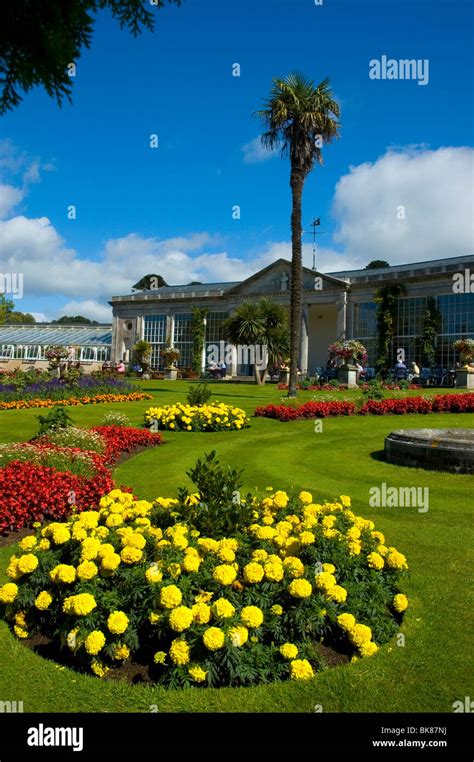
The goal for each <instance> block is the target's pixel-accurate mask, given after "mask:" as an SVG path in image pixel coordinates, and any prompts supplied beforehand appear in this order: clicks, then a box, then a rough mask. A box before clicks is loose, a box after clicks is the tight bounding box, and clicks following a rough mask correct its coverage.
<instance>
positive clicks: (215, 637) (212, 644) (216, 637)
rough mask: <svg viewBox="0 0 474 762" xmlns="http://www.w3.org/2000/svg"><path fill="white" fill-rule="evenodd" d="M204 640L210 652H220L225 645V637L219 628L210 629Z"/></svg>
mask: <svg viewBox="0 0 474 762" xmlns="http://www.w3.org/2000/svg"><path fill="white" fill-rule="evenodd" d="M202 639H203V642H204V645H205V646H206V648H207V649H209V651H218V650H219V648H222V646H223V645H224V641H225V635H224V632H223V631H222V630H221V629H220V628H219V627H208V629H207V630H206V631H205V632H204V635H203V636H202Z"/></svg>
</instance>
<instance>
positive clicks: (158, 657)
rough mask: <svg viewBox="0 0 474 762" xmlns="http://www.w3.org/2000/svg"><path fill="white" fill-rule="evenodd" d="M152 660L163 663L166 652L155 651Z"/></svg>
mask: <svg viewBox="0 0 474 762" xmlns="http://www.w3.org/2000/svg"><path fill="white" fill-rule="evenodd" d="M153 661H154V662H155V664H164V663H165V662H166V652H165V651H157V652H156V654H155V655H154V657H153Z"/></svg>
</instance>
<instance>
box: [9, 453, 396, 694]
mask: <svg viewBox="0 0 474 762" xmlns="http://www.w3.org/2000/svg"><path fill="white" fill-rule="evenodd" d="M216 468H217V463H216V462H215V461H214V460H213V457H211V458H210V460H209V461H208V462H207V464H205V467H203V464H202V463H201V464H200V467H199V468H197V471H196V472H192V474H194V476H193V478H194V481H195V483H196V487H197V491H196V492H193V493H192V494H191V495H190V494H189V493H188V492H187V490H183V489H182V490H179V491H178V497H158V498H156V499H155V500H154V501H147V500H136V499H134V497H133V495H132V494H130V493H125V492H122V491H121V490H119V489H114V490H112V491H111V492H110V493H109V494H108V495H105V496H104V497H103V498H102V499H101V500H100V503H99V505H98V506H97V508H96V509H95V510H93V509H91V510H88V511H85V512H84V513H82V514H81V513H78V514H75V515H72V516H71V517H70V518H68V519H67V520H65V521H63V522H52V523H50V524H48V525H45V526H38V527H37V528H36V531H35V532H34V533H32V534H31V535H30V536H28V537H25V538H23V539H22V540H21V553H20V554H19V555H18V556H12V558H11V559H10V562H9V564H8V568H7V576H8V578H9V581H7V582H6V584H4V585H3V586H0V611H1V612H3V614H4V616H5V619H6V620H7V622H8V623H9V625H10V626H11V627H12V629H13V632H14V633H15V635H16V636H17V637H18V638H20V639H22V640H24V641H28V638H29V637H30V636H33V635H37V634H41V635H43V636H45V637H47V638H49V639H50V641H51V642H52V644H53V645H55V646H57V649H58V652H59V650H60V648H63V647H67V648H69V649H70V650H71V651H72V652H73V653H74V659H75V663H76V664H77V668H78V669H80V670H84V671H88V672H89V673H91V674H92V675H95V676H96V677H99V678H104V677H107V675H108V674H109V670H110V669H113V672H112V673H110V674H112V675H113V674H114V673H115V671H116V670H117V669H118V670H120V667H121V664H122V663H123V662H124V661H126V660H127V659H133V660H135V661H138V662H140V663H141V664H145V665H146V666H147V668H148V670H149V674H150V676H151V677H152V679H154V680H155V681H156V682H157V683H159V684H161V685H165V686H169V687H173V688H179V687H183V688H184V687H191V686H194V687H196V688H197V687H200V686H213V687H220V686H232V685H235V686H245V685H253V684H255V683H259V682H266V681H269V680H310V679H313V678H316V679H317V675H318V672H320V671H321V670H322V669H325V668H326V667H325V664H326V661H325V659H324V656H323V654H322V652H321V647H320V643H321V642H324V646H325V647H331V645H334V646H335V647H336V646H337V647H338V648H339V647H340V644H341V641H342V642H343V643H344V644H345V648H346V650H347V651H348V653H349V655H350V656H351V657H352V660H354V659H358V658H368V657H371V656H373V655H375V654H376V653H377V651H378V650H379V648H380V647H383V646H384V644H386V643H387V642H388V641H389V640H390V639H391V638H392V637H393V636H394V635H395V634H396V633H397V632H399V629H400V626H401V620H402V615H403V612H405V610H406V609H407V608H408V606H409V602H408V598H407V597H406V595H405V594H404V593H403V592H401V582H402V581H403V579H404V577H405V576H406V571H407V568H408V564H407V560H406V558H405V556H404V555H403V554H402V553H401V552H400V551H399V550H397V549H396V548H394V547H393V546H390V545H389V544H388V540H386V539H385V537H384V536H383V535H382V534H381V533H380V532H377V531H375V530H374V524H373V522H372V521H366V520H365V519H364V518H362V517H360V516H357V515H356V514H355V513H354V512H353V511H352V510H351V503H350V498H349V497H348V496H342V497H341V498H339V499H334V500H333V501H330V502H329V501H327V502H318V501H317V498H316V497H314V496H313V495H312V493H311V492H309V491H308V490H300V491H295V493H294V494H288V493H286V492H284V491H283V490H273V489H270V490H267V491H266V492H265V493H264V496H263V497H262V496H261V495H259V494H249V495H247V496H246V497H245V498H243V497H242V496H240V493H238V494H239V499H238V501H235V490H230V488H229V483H227V484H225V480H226V479H228V478H231V477H228V476H226V474H228V471H225V473H224V471H222V472H219V473H218V472H216ZM196 473H198V474H199V478H198V476H196ZM216 474H217V475H218V476H219V478H218V479H216ZM208 478H209V479H210V481H209V484H211V482H212V488H211V487H209V488H207V487H206V483H207V482H206V479H208ZM232 478H233V477H232ZM216 484H218V485H221V484H222V485H223V486H222V494H221V495H219V490H220V489H221V487H220V486H219V488H218V489H217V491H216V486H215V485H216ZM111 518H113V519H114V520H113V521H111ZM309 527H310V528H309ZM270 530H271V531H270ZM328 532H329V534H328ZM45 541H47V542H48V544H47V545H44V542H45ZM382 542H383V548H384V550H383V549H382V550H383V553H382V552H381V550H380V548H381V545H382ZM385 542H387V545H385ZM354 543H357V548H358V552H356V553H355V552H354V549H353V546H354ZM25 601H28V602H29V603H28V605H25ZM348 669H350V667H348Z"/></svg>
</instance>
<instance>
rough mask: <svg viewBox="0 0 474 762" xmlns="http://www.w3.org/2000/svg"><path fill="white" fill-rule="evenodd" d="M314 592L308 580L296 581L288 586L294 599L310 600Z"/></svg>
mask: <svg viewBox="0 0 474 762" xmlns="http://www.w3.org/2000/svg"><path fill="white" fill-rule="evenodd" d="M312 591H313V588H312V586H311V583H310V582H308V580H307V579H294V580H293V581H292V582H290V584H289V586H288V592H289V593H290V595H292V596H293V598H309V596H310V595H311V593H312Z"/></svg>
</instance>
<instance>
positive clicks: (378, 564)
mask: <svg viewBox="0 0 474 762" xmlns="http://www.w3.org/2000/svg"><path fill="white" fill-rule="evenodd" d="M367 562H368V565H369V566H370V568H371V569H376V570H377V571H380V569H383V567H384V566H385V561H384V560H383V558H382V556H380V555H379V554H378V553H369V555H368V556H367Z"/></svg>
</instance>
